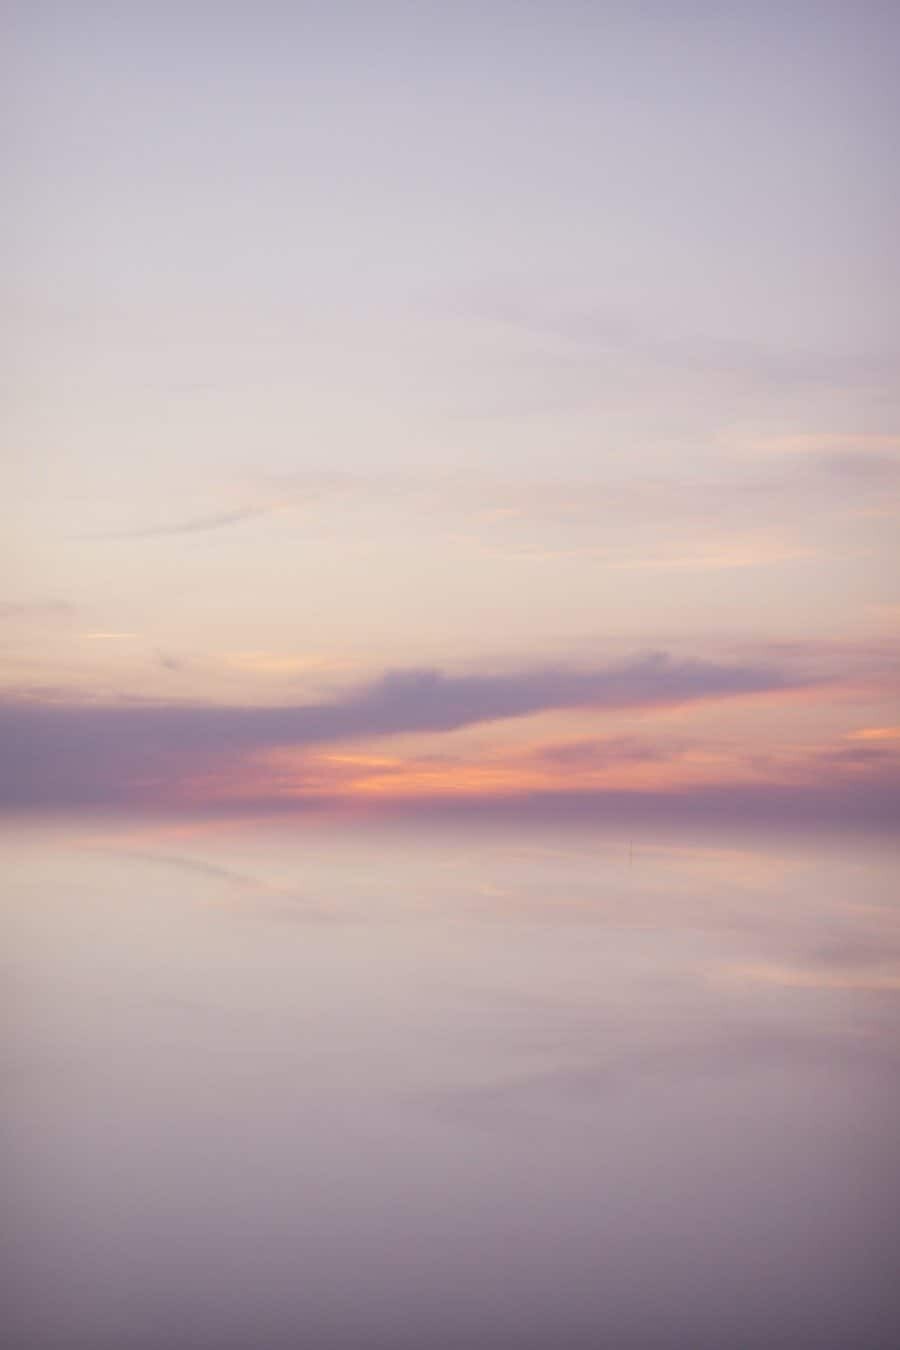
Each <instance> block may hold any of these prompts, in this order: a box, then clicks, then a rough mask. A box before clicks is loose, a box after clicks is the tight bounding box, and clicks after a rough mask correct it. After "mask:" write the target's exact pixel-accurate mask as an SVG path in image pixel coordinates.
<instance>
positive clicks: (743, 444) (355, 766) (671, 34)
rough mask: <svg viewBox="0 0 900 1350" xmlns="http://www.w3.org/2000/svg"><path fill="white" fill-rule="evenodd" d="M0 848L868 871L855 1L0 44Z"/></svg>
mask: <svg viewBox="0 0 900 1350" xmlns="http://www.w3.org/2000/svg"><path fill="white" fill-rule="evenodd" d="M2 16H3V27H4V30H5V34H6V42H5V44H4V45H5V51H6V55H5V56H4V57H3V61H4V70H3V84H4V86H5V91H6V92H5V94H4V99H5V105H6V122H7V125H8V127H9V129H10V133H11V134H9V135H8V136H7V137H6V138H5V144H4V153H3V163H2V181H3V187H4V196H5V199H6V201H7V202H9V203H11V204H12V209H8V210H7V211H6V212H5V214H4V220H3V223H2V226H0V228H2V231H3V238H4V243H3V253H4V257H5V258H6V259H7V262H8V264H9V265H8V272H7V277H6V280H5V281H4V287H3V288H4V299H5V304H4V306H3V309H4V314H5V318H4V320H3V330H2V340H3V346H4V349H5V350H6V351H7V359H6V360H5V362H4V366H5V371H6V374H5V377H4V393H3V405H2V407H3V412H2V426H3V431H2V436H3V452H2V456H0V461H2V462H0V476H2V481H0V502H2V505H0V511H2V517H3V519H2V537H3V544H2V548H3V554H4V561H3V573H2V575H3V584H2V592H0V681H2V684H0V691H2V692H0V751H2V753H0V803H2V806H3V809H4V810H5V811H7V812H12V813H16V814H18V813H21V812H27V813H30V814H35V815H41V814H46V813H48V812H50V813H57V812H78V811H90V812H98V811H99V812H109V811H118V810H124V811H127V812H131V813H142V812H143V813H150V814H152V813H158V812H161V811H162V812H175V813H179V812H185V811H188V810H189V811H192V812H199V813H203V812H213V813H216V812H225V813H241V812H245V813H262V814H267V813H273V812H277V813H285V812H287V813H291V812H303V813H305V814H309V813H311V812H312V813H320V814H323V815H327V816H330V815H343V816H348V815H349V816H350V817H351V818H354V819H359V818H366V819H368V818H375V819H377V818H382V817H384V816H397V815H398V816H402V817H404V818H408V819H410V820H418V819H428V820H432V819H437V818H440V817H442V816H448V817H452V818H454V819H457V818H460V819H472V820H474V819H482V818H487V817H489V816H491V815H492V814H493V815H495V816H497V818H498V819H499V818H503V819H504V820H513V821H515V820H520V821H522V822H525V823H528V824H529V825H530V824H531V823H537V822H541V821H547V822H550V823H552V824H558V823H559V822H561V821H564V820H566V819H568V818H573V819H575V818H577V819H578V820H581V821H584V820H595V819H596V820H605V819H621V818H626V817H627V818H631V817H633V818H635V819H648V820H657V819H660V820H663V819H665V820H672V821H676V822H677V821H678V820H691V821H698V820H721V821H725V822H727V823H730V824H739V823H740V822H741V821H747V822H750V823H758V822H762V821H765V822H770V823H772V822H779V821H788V822H803V823H805V824H809V825H817V826H821V827H827V828H829V829H830V828H833V827H834V826H835V825H836V824H840V823H846V824H852V825H854V826H859V825H867V826H870V827H873V828H879V829H882V828H887V827H889V825H890V824H891V822H892V821H894V820H895V819H896V813H897V805H898V799H900V760H898V756H900V726H898V723H900V714H898V704H897V673H898V664H900V663H898V655H900V648H898V643H897V637H896V634H897V631H898V626H897V620H898V617H900V592H898V566H897V564H898V557H897V544H896V539H897V526H896V517H897V513H898V506H900V407H898V403H900V393H898V390H900V382H898V380H897V372H898V365H900V362H898V356H900V339H898V331H897V326H896V314H897V312H898V311H900V303H898V302H900V294H898V289H900V288H898V268H897V253H896V248H895V245H894V242H893V241H894V239H895V237H896V234H897V231H898V226H900V209H898V208H900V193H898V189H897V180H896V173H895V158H894V149H893V145H892V140H893V136H892V127H893V126H895V125H896V124H897V121H898V118H900V99H898V95H897V92H896V80H895V78H894V76H895V72H896V62H897V57H898V40H900V22H898V14H897V9H896V7H895V6H893V5H890V4H887V3H871V2H870V3H862V4H853V5H850V4H847V3H840V4H832V3H827V0H826V2H824V3H816V4H807V3H802V0H801V2H798V3H792V4H789V5H786V6H785V5H774V4H768V3H763V4H760V5H754V6H747V5H727V4H715V5H713V4H706V3H699V2H697V3H691V2H689V0H678V2H677V3H667V4H665V5H663V4H655V3H642V4H624V3H623V4H619V3H614V2H613V3H608V4H607V3H583V2H576V0H560V2H559V3H554V4H549V3H543V0H533V2H532V3H519V4H513V3H505V2H504V0H486V2H485V0H482V3H479V4H477V5H476V4H469V3H467V2H466V0H462V3H459V4H454V5H443V4H431V3H421V2H420V3H415V4H414V3H402V2H401V0H397V3H391V2H390V0H385V2H384V3H381V2H380V0H377V2H376V3H366V4H356V3H351V2H349V0H336V2H335V3H331V4H329V5H320V4H315V3H296V4H290V5H288V4H276V3H261V4H254V5H252V6H250V5H244V4H221V5H216V6H209V5H206V4H197V3H190V2H188V3H180V4H178V5H174V4H168V3H165V2H160V3H154V4H149V3H140V2H138V3H122V4H116V5H110V4H102V3H91V2H90V0H69V2H68V3H65V4H55V3H46V2H44V0H32V2H31V3H28V4H24V3H16V2H13V3H7V4H5V5H4V6H3V7H2Z"/></svg>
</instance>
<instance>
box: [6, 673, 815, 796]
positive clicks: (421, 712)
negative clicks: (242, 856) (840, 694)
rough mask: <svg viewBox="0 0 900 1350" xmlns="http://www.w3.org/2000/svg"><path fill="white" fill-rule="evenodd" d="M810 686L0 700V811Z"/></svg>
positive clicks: (555, 678) (771, 681) (509, 681)
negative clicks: (578, 715) (284, 762)
mask: <svg viewBox="0 0 900 1350" xmlns="http://www.w3.org/2000/svg"><path fill="white" fill-rule="evenodd" d="M809 683H810V681H809V680H808V679H807V680H803V679H802V678H800V677H797V676H793V675H790V674H788V673H786V672H785V671H783V670H781V669H779V668H777V667H774V666H767V665H764V664H760V665H749V664H747V665H740V664H733V665H726V664H720V663H717V662H714V661H702V660H697V661H677V660H673V659H671V658H669V657H667V656H666V655H665V654H662V653H655V654H651V655H646V656H641V657H637V658H635V659H632V660H630V661H626V662H624V663H621V664H616V665H608V666H604V667H599V668H595V669H590V670H586V669H571V668H565V667H555V668H549V667H543V668H535V669H526V670H520V671H516V672H512V673H508V674H498V675H449V674H445V673H443V672H442V671H439V670H407V671H392V672H388V673H387V674H385V675H384V676H382V677H381V678H379V679H376V680H374V681H372V682H371V683H369V684H366V685H363V686H362V687H358V688H356V689H354V690H352V691H350V692H349V693H347V694H344V695H343V696H339V697H337V698H335V699H334V700H332V701H330V702H322V703H315V704H303V705H298V706H281V707H242V706H231V707H222V706H218V707H217V706H208V705H207V706H202V705H188V704H137V705H135V704H130V705H128V704H120V705H113V704H106V705H99V704H73V703H39V702H22V701H17V702H11V701H8V702H6V703H4V704H0V761H2V764H3V770H2V778H0V802H2V803H3V804H5V805H6V806H9V807H15V806H29V807H38V808H40V807H53V806H66V805H80V804H91V803H94V804H102V803H103V804H110V803H117V802H121V803H127V802H129V801H136V800H138V801H140V800H148V799H149V800H154V799H165V797H166V794H167V791H168V789H169V788H171V786H172V785H174V784H177V783H178V782H179V781H180V780H182V779H183V778H184V777H185V775H192V776H196V775H197V774H198V773H201V774H202V772H203V771H204V769H205V768H208V767H211V766H212V765H214V764H216V763H221V761H222V760H223V759H225V758H233V757H240V756H244V755H247V754H250V753H252V752H254V751H260V750H265V749H271V748H274V747H297V748H302V747H305V746H318V745H323V744H327V743H337V742H342V741H355V740H365V739H369V738H374V737H381V736H391V735H399V734H403V733H410V732H437V733H439V732H448V731H455V730H457V729H459V728H462V727H468V726H474V725H476V724H479V723H486V722H492V721H498V720H502V719H508V718H516V717H525V716H528V715H529V714H533V713H541V712H547V711H554V710H560V709H571V708H597V709H604V710H615V709H623V710H624V709H639V708H654V707H661V706H667V705H679V704H686V703H695V702H699V701H703V700H707V699H723V698H734V697H740V696H744V695H751V694H761V693H771V692H782V691H788V690H791V689H795V688H802V687H804V685H808V684H809Z"/></svg>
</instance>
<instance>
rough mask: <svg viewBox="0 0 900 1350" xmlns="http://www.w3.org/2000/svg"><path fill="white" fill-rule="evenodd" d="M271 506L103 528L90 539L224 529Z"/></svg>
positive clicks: (155, 536)
mask: <svg viewBox="0 0 900 1350" xmlns="http://www.w3.org/2000/svg"><path fill="white" fill-rule="evenodd" d="M272 510H274V508H273V507H271V506H242V507H238V508H236V509H235V510H233V511H218V512H215V513H214V514H212V515H208V516H192V517H190V518H189V519H187V520H177V521H173V522H172V523H171V524H169V525H150V526H144V527H138V528H137V529H132V530H105V531H102V532H101V533H98V534H92V535H90V536H89V537H90V538H91V539H160V538H168V537H169V536H171V535H176V534H200V533H202V532H204V531H206V530H224V529H227V528H228V526H230V525H242V524H243V523H244V521H246V520H255V519H256V518H257V517H259V516H265V515H268V514H269V513H270V512H271V511H272Z"/></svg>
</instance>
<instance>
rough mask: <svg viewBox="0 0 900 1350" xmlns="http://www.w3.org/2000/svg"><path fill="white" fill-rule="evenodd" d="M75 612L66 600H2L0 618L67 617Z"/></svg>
mask: <svg viewBox="0 0 900 1350" xmlns="http://www.w3.org/2000/svg"><path fill="white" fill-rule="evenodd" d="M75 612H76V606H75V605H72V604H69V603H68V601H66V600H30V601H13V600H0V619H43V618H65V617H67V616H68V615H71V614H74V613H75Z"/></svg>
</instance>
